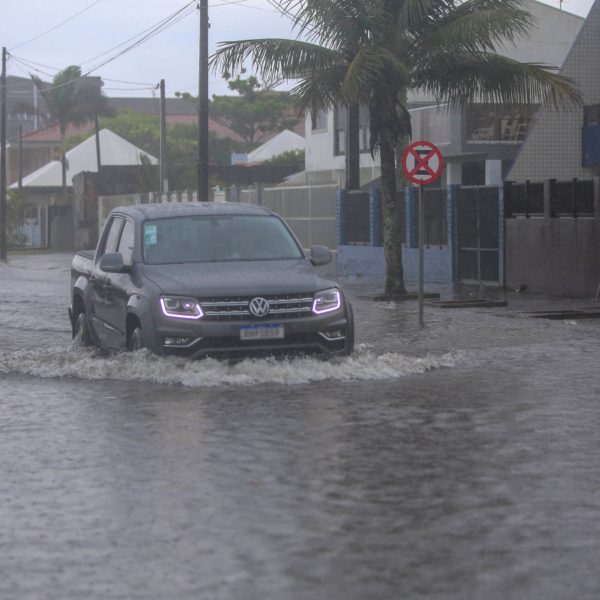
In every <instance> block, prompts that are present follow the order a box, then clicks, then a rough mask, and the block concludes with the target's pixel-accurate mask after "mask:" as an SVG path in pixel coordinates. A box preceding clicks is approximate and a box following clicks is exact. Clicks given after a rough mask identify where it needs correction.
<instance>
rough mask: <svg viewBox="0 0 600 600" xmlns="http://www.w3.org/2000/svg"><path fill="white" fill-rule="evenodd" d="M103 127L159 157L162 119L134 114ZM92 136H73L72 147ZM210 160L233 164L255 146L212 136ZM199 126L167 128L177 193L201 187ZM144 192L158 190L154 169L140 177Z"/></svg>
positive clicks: (171, 181) (170, 166)
mask: <svg viewBox="0 0 600 600" xmlns="http://www.w3.org/2000/svg"><path fill="white" fill-rule="evenodd" d="M100 127H102V128H107V129H110V130H111V131H114V132H115V133H116V134H117V135H120V136H121V137H122V138H124V139H126V140H127V141H128V142H131V143H132V144H134V145H136V146H137V147H138V148H141V149H142V150H144V151H145V152H148V153H149V154H151V155H153V156H156V157H158V156H159V153H160V121H159V118H158V116H154V115H146V114H140V113H136V112H133V111H131V110H129V111H125V112H122V113H119V114H118V115H116V116H114V117H111V118H105V119H101V120H100ZM90 135H91V134H90V133H88V134H80V135H77V136H72V137H71V138H69V140H68V146H69V147H74V146H76V145H77V144H80V143H81V142H83V141H84V140H86V139H87V138H88V137H89V136H90ZM208 146H209V156H210V162H211V164H214V165H229V164H231V153H232V152H239V151H242V152H246V151H249V150H251V149H252V148H251V146H250V145H248V144H245V143H243V142H242V143H240V142H237V141H234V140H232V139H229V138H220V137H217V136H216V135H215V134H214V133H213V132H210V133H209V140H208ZM197 161H198V126H197V125H188V124H184V123H177V124H175V125H173V126H170V127H168V128H167V165H168V177H169V187H170V188H171V189H173V190H175V189H177V190H184V189H195V188H196V185H197ZM140 177H141V180H140V181H139V182H138V183H139V186H141V187H140V191H148V190H156V189H157V187H158V179H157V177H156V174H155V172H154V170H153V169H152V167H148V169H147V170H146V171H143V172H142V173H141V174H140Z"/></svg>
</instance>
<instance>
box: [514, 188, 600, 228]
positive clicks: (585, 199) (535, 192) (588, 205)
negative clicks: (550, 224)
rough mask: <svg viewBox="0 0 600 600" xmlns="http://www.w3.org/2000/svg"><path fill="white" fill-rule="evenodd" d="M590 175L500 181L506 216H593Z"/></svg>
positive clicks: (593, 197) (592, 194) (594, 193)
mask: <svg viewBox="0 0 600 600" xmlns="http://www.w3.org/2000/svg"><path fill="white" fill-rule="evenodd" d="M595 186H597V183H595V182H594V180H593V179H581V180H580V179H571V180H569V181H557V180H556V179H550V180H548V181H546V182H539V181H536V182H532V181H526V182H524V183H513V182H506V183H505V184H504V206H505V215H506V218H508V219H510V218H514V217H521V216H522V217H543V216H546V215H547V216H549V217H550V218H553V219H554V218H561V217H572V218H578V217H593V216H594V206H595V195H596V194H597V193H598V192H597V191H596V189H595Z"/></svg>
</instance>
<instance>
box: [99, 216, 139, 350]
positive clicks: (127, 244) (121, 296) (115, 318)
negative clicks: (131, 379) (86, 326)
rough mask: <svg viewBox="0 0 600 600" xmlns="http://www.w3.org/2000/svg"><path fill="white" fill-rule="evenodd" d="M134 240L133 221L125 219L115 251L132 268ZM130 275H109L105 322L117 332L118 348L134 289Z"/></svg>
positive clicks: (121, 340) (123, 336)
mask: <svg viewBox="0 0 600 600" xmlns="http://www.w3.org/2000/svg"><path fill="white" fill-rule="evenodd" d="M134 240H135V226H134V224H133V221H131V220H130V219H125V222H124V224H123V229H122V230H121V235H120V237H119V242H118V244H117V250H116V251H117V252H118V253H119V254H120V255H121V256H122V257H123V264H124V265H126V266H128V267H131V266H133V246H134ZM131 275H132V274H131V273H111V274H110V278H109V288H108V289H109V295H108V297H107V303H108V304H107V308H106V310H107V312H106V320H107V322H108V323H109V324H110V325H111V327H112V328H113V329H114V330H116V332H117V331H118V335H117V334H116V332H115V336H117V339H116V343H117V344H118V347H123V346H125V342H126V339H125V336H126V326H127V303H128V302H129V297H130V296H131V294H132V291H133V288H134V287H135V286H134V285H133V281H132V277H131Z"/></svg>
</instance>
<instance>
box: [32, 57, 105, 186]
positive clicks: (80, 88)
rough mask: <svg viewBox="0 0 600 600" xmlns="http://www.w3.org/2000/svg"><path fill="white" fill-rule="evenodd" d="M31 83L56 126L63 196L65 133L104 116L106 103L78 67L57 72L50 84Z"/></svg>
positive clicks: (98, 89) (98, 90)
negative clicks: (71, 126)
mask: <svg viewBox="0 0 600 600" xmlns="http://www.w3.org/2000/svg"><path fill="white" fill-rule="evenodd" d="M31 78H32V80H33V82H34V84H35V86H36V87H37V89H38V91H39V92H40V94H41V95H42V98H43V99H44V101H45V103H46V108H47V113H48V115H49V117H50V120H51V121H53V122H55V123H56V124H57V125H58V128H59V131H60V141H61V163H62V188H63V195H64V196H66V193H67V166H66V158H65V155H66V132H67V127H68V126H69V125H70V124H74V125H82V124H84V123H87V122H88V121H90V120H91V119H93V118H94V116H95V115H99V114H108V113H109V110H108V101H107V99H106V97H105V96H103V95H102V92H101V91H100V88H99V87H98V86H97V85H96V84H95V82H93V80H90V79H89V78H86V77H82V76H81V68H80V67H78V66H74V65H73V66H70V67H67V68H66V69H63V70H62V71H60V72H58V73H57V74H56V75H55V76H54V78H53V80H52V84H50V85H48V84H47V83H45V82H44V81H42V80H41V79H40V78H39V77H36V76H34V75H32V77H31Z"/></svg>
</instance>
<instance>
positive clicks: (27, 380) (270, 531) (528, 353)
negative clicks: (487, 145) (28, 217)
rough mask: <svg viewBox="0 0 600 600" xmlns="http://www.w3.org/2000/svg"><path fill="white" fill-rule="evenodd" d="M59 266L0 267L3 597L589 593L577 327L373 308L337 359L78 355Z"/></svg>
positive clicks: (549, 599)
mask: <svg viewBox="0 0 600 600" xmlns="http://www.w3.org/2000/svg"><path fill="white" fill-rule="evenodd" d="M68 287H69V257H68V256H67V255H40V256H35V255H26V256H16V257H13V258H12V259H11V262H10V263H9V265H8V266H0V456H1V457H2V458H1V462H0V525H1V528H0V598H2V599H4V598H6V599H9V600H12V599H17V600H21V599H32V600H33V599H35V600H38V599H40V598H44V599H46V598H48V599H60V600H66V599H71V598H72V599H80V598H85V599H93V600H95V599H98V600H100V599H107V598H110V599H113V598H114V599H117V598H118V599H120V598H123V599H138V598H139V599H144V600H147V599H163V598H164V599H165V600H167V599H174V598H177V599H188V598H189V599H192V598H194V599H198V598H200V599H204V598H206V599H209V600H213V599H216V600H219V599H223V600H230V599H232V600H233V599H236V600H237V599H239V600H270V599H273V600H288V599H289V600H305V599H306V600H337V599H340V600H355V599H356V600H359V599H360V600H365V599H369V600H371V599H382V600H388V599H389V600H391V599H396V598H402V599H413V598H415V599H425V598H427V599H429V598H432V599H440V600H442V599H443V600H447V599H456V600H463V599H474V600H478V599H480V598H485V599H486V600H494V599H498V600H510V599H515V600H521V599H538V598H539V599H540V600H541V599H543V600H553V599H556V600H564V599H565V598H577V599H578V600H586V599H588V598H589V599H590V600H591V599H594V600H596V599H597V598H598V597H600V463H599V461H598V456H599V454H600V375H599V373H598V371H599V365H600V360H599V355H598V337H599V333H600V324H599V323H598V322H597V321H595V320H585V321H548V320H538V319H529V318H526V317H525V316H523V314H522V312H521V309H526V307H527V302H528V301H527V300H525V299H524V300H520V299H519V300H518V302H520V303H521V305H518V306H517V308H515V307H511V306H509V308H508V309H487V310H480V309H467V310H452V311H451V310H448V311H443V310H440V309H434V308H427V309H426V322H427V327H426V329H425V330H422V331H421V330H419V328H418V326H417V306H416V303H408V304H393V303H374V302H372V300H370V299H369V294H372V292H373V288H371V287H370V286H369V285H366V284H362V283H352V284H350V286H349V288H348V289H349V292H350V294H351V296H352V297H353V302H354V308H355V314H356V319H357V340H358V349H357V352H356V354H355V356H353V357H351V358H348V359H343V360H339V361H335V362H326V361H320V360H315V359H308V358H304V359H294V360H289V361H272V360H265V359H260V360H245V361H242V362H240V363H237V364H233V365H229V364H226V363H220V362H218V361H214V360H206V361H198V362H187V361H183V360H177V359H164V358H157V357H154V356H152V355H149V354H147V353H145V352H140V353H137V354H136V355H130V354H123V355H117V356H108V357H106V356H102V355H100V354H99V353H97V352H94V351H93V350H87V349H84V350H82V349H77V348H73V347H72V345H71V342H70V335H69V326H68V321H67V316H66V306H67V304H68Z"/></svg>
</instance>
